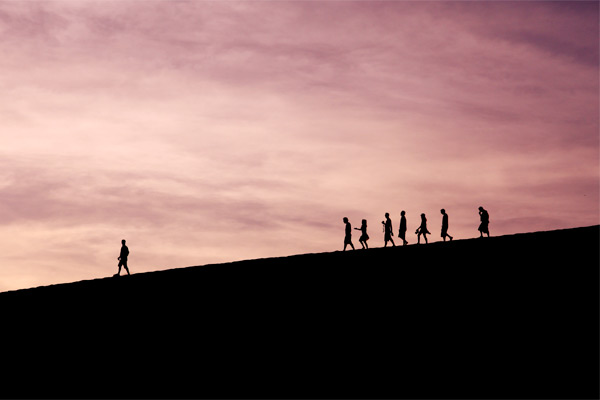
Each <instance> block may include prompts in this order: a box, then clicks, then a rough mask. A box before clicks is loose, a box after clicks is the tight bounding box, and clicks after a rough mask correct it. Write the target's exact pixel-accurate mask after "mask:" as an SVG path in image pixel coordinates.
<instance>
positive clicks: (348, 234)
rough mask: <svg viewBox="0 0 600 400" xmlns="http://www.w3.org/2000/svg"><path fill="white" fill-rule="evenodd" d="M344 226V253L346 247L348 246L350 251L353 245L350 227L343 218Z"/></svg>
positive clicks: (345, 218)
mask: <svg viewBox="0 0 600 400" xmlns="http://www.w3.org/2000/svg"><path fill="white" fill-rule="evenodd" d="M343 221H344V224H346V236H345V237H344V251H346V246H348V245H350V247H352V250H354V245H353V244H352V226H351V225H350V222H348V218H347V217H344V220H343Z"/></svg>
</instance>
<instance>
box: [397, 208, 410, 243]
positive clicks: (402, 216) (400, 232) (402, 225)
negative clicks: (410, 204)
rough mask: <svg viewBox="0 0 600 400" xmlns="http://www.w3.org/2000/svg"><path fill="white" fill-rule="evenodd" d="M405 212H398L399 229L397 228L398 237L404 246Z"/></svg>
mask: <svg viewBox="0 0 600 400" xmlns="http://www.w3.org/2000/svg"><path fill="white" fill-rule="evenodd" d="M405 215H406V213H405V212H404V211H402V212H401V213H400V229H399V230H398V237H399V238H400V239H402V243H403V246H406V245H407V244H408V242H407V241H406V217H405Z"/></svg>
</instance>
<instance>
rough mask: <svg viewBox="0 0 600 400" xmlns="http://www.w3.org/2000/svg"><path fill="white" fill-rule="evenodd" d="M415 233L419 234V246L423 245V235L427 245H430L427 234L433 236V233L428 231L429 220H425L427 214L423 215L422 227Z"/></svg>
mask: <svg viewBox="0 0 600 400" xmlns="http://www.w3.org/2000/svg"><path fill="white" fill-rule="evenodd" d="M415 233H416V234H417V244H421V235H423V237H424V238H425V243H428V242H427V234H428V233H429V234H431V232H429V231H428V230H427V218H425V214H421V226H419V227H418V228H417V230H416V231H415Z"/></svg>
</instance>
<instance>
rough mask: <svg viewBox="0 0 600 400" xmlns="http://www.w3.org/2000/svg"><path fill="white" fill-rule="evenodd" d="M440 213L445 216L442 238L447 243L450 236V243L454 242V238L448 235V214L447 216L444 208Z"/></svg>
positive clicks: (443, 218)
mask: <svg viewBox="0 0 600 400" xmlns="http://www.w3.org/2000/svg"><path fill="white" fill-rule="evenodd" d="M440 212H441V213H442V215H443V217H442V238H443V239H444V242H445V241H446V236H448V237H449V238H450V241H452V236H450V235H448V214H446V210H444V209H443V208H442V209H441V210H440Z"/></svg>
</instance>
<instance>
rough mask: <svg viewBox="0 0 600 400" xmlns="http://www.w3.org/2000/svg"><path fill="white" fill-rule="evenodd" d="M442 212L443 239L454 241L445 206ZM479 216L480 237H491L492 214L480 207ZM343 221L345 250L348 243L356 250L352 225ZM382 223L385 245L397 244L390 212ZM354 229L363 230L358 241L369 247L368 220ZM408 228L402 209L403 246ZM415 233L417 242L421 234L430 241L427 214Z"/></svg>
mask: <svg viewBox="0 0 600 400" xmlns="http://www.w3.org/2000/svg"><path fill="white" fill-rule="evenodd" d="M440 213H441V214H442V233H441V237H442V239H444V242H445V241H446V238H448V239H449V240H450V241H452V239H453V237H452V236H450V234H449V233H448V226H449V223H448V214H447V213H446V210H445V209H443V208H442V209H441V210H440ZM479 218H480V220H481V223H480V224H479V228H478V230H479V237H480V238H482V237H483V234H484V233H485V234H486V235H487V237H490V231H489V227H488V225H489V223H490V216H489V214H488V212H487V210H485V209H484V208H483V207H479ZM343 221H344V224H346V231H345V232H346V236H345V237H344V251H346V247H347V246H348V245H350V247H352V250H354V245H353V244H352V226H351V225H350V222H349V221H348V217H344V219H343ZM381 224H382V226H383V240H384V245H383V247H387V245H388V242H391V243H392V246H396V243H394V239H393V238H394V232H393V228H392V220H391V219H390V214H389V213H385V220H384V221H381ZM354 229H356V230H359V231H361V236H360V239H358V241H359V242H360V244H361V246H362V248H363V249H368V248H369V245H368V244H367V240H369V235H368V234H367V220H366V219H363V220H362V224H361V227H360V228H354ZM406 229H407V228H406V212H405V211H402V212H401V213H400V229H399V230H398V237H399V238H400V239H402V245H403V246H406V245H407V244H408V241H407V240H406ZM415 234H416V235H417V244H421V236H423V239H424V240H425V243H428V241H427V235H430V234H431V232H429V230H427V218H426V217H425V214H421V225H419V227H418V228H417V230H416V231H415Z"/></svg>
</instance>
